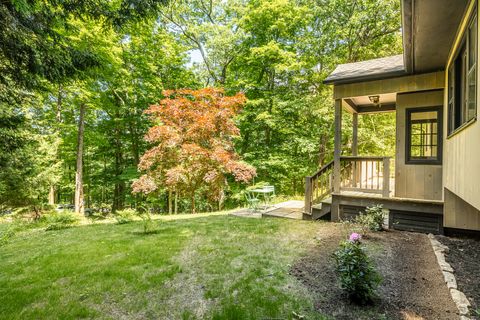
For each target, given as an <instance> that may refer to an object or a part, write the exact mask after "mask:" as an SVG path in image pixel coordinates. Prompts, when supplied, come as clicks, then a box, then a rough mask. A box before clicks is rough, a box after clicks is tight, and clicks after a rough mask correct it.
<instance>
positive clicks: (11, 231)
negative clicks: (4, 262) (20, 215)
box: [0, 225, 16, 246]
mask: <svg viewBox="0 0 480 320" xmlns="http://www.w3.org/2000/svg"><path fill="white" fill-rule="evenodd" d="M15 233H16V228H15V226H13V225H11V226H9V227H8V228H7V229H6V230H5V231H3V232H0V246H3V245H4V244H6V243H7V242H8V241H9V240H10V239H11V238H12V237H13V236H14V235H15Z"/></svg>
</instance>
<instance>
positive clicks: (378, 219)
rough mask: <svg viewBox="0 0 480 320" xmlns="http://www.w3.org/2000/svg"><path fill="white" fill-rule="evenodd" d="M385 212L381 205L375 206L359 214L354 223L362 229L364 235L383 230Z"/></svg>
mask: <svg viewBox="0 0 480 320" xmlns="http://www.w3.org/2000/svg"><path fill="white" fill-rule="evenodd" d="M384 218H385V212H384V209H383V206H382V205H375V206H371V207H367V209H365V212H361V213H360V214H359V215H358V216H357V218H356V219H355V222H356V223H358V224H359V225H360V227H361V228H362V231H363V232H362V233H363V234H366V233H367V232H368V231H380V230H383V221H384Z"/></svg>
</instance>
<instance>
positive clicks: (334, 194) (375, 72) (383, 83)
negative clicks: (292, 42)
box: [304, 56, 444, 233]
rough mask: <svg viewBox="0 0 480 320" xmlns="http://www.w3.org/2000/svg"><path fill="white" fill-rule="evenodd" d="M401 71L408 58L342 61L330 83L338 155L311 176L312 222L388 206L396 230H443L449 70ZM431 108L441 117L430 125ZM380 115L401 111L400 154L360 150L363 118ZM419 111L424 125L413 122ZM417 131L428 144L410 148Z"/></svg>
mask: <svg viewBox="0 0 480 320" xmlns="http://www.w3.org/2000/svg"><path fill="white" fill-rule="evenodd" d="M402 68H403V61H402V60H401V57H399V56H394V57H388V58H382V59H376V60H372V61H364V62H360V63H353V64H347V65H341V66H339V67H338V68H337V69H336V70H335V72H334V73H332V74H331V75H330V76H329V78H327V81H326V82H327V83H333V84H334V100H335V106H334V107H335V144H334V156H333V160H332V161H331V162H329V163H327V164H326V165H324V166H323V167H322V168H320V170H318V171H317V172H316V173H314V174H313V175H311V176H308V177H306V179H305V210H304V218H305V219H320V218H322V219H328V220H332V221H339V220H342V219H349V218H352V217H353V216H355V215H356V214H358V212H359V211H362V210H363V209H364V208H365V207H366V206H370V205H374V204H383V205H384V207H385V208H386V209H389V210H390V218H389V219H390V223H391V225H392V226H394V227H395V228H397V229H403V230H412V231H422V230H423V231H427V232H432V233H441V232H442V226H443V199H442V197H443V196H442V192H441V189H442V169H441V168H442V167H441V145H442V138H441V129H442V128H441V125H439V124H441V109H440V108H438V106H441V105H442V104H443V85H444V73H443V72H434V73H429V74H421V75H411V76H405V75H404V73H402ZM426 107H428V108H432V107H435V108H438V109H435V110H437V111H435V112H437V113H435V117H436V118H435V119H433V120H432V119H428V121H427V122H425V121H424V119H423V118H421V117H422V116H423V114H421V113H420V111H423V110H424V109H426ZM412 110H413V111H412ZM344 112H347V113H349V114H351V134H352V136H351V139H349V140H350V141H351V146H348V147H347V146H343V145H342V141H344V140H342V135H344V134H345V132H342V120H345V119H348V117H345V116H344V114H343V113H344ZM380 112H395V113H396V115H395V118H396V124H395V126H396V132H392V136H391V137H390V138H392V139H395V149H396V151H395V155H394V157H389V156H382V155H379V156H362V155H359V154H358V123H359V121H358V120H359V116H362V115H364V114H371V113H380ZM412 112H417V113H418V114H419V115H420V118H421V119H422V120H420V121H419V122H418V123H421V125H420V127H419V128H417V127H415V126H416V124H415V122H412V121H410V122H409V123H407V122H408V121H407V118H408V117H409V114H411V113H412ZM424 113H425V112H424ZM410 118H412V117H410ZM415 119H416V118H415ZM423 122H425V123H428V127H427V126H426V125H425V126H423ZM410 123H414V127H412V125H411V124H410ZM412 128H413V129H415V130H419V132H420V133H419V135H421V137H420V139H421V143H418V146H417V144H412V146H413V147H411V146H410V145H409V142H411V141H413V140H412V139H414V138H415V137H414V138H411V136H413V135H412V132H410V131H411V129H412ZM409 130H410V131H409ZM415 134H416V133H415ZM415 139H416V138H415ZM414 147H415V148H417V149H418V150H417V149H415V150H414V149H413V148H414ZM412 150H413V151H412ZM414 152H418V154H417V153H414ZM412 160H413V161H412ZM416 160H420V161H416ZM423 160H425V161H423ZM427 160H428V161H427ZM431 160H435V161H431Z"/></svg>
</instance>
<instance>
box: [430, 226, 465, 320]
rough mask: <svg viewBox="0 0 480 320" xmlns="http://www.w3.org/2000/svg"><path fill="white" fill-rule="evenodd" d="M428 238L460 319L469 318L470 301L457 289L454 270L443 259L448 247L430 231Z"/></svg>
mask: <svg viewBox="0 0 480 320" xmlns="http://www.w3.org/2000/svg"><path fill="white" fill-rule="evenodd" d="M428 238H429V239H430V243H431V244H432V248H433V252H434V253H435V256H436V257H437V262H438V265H439V266H440V270H442V273H443V277H444V279H445V283H446V284H447V287H448V290H449V291H450V295H451V296H452V299H453V302H455V305H456V306H457V309H458V311H459V313H460V318H461V319H462V320H468V319H469V318H468V317H467V315H468V313H469V311H468V307H470V301H468V299H467V297H466V296H465V294H464V293H463V292H461V291H459V290H458V288H457V280H456V279H455V275H454V270H453V268H452V266H451V265H450V264H449V263H448V262H447V261H446V260H445V253H446V252H448V247H447V246H445V245H443V244H441V243H440V241H438V240H437V239H436V238H435V236H434V235H433V234H431V233H430V234H429V235H428Z"/></svg>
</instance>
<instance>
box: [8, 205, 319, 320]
mask: <svg viewBox="0 0 480 320" xmlns="http://www.w3.org/2000/svg"><path fill="white" fill-rule="evenodd" d="M167 217H168V218H167ZM175 217H176V218H177V219H175ZM155 223H156V224H157V228H158V230H157V232H156V233H154V234H149V235H144V234H142V232H141V231H142V223H141V222H133V223H130V224H124V225H116V224H94V225H85V226H78V227H73V228H69V229H64V230H57V231H49V232H45V231H43V230H41V229H37V230H30V231H26V232H20V233H17V234H16V235H14V236H13V238H12V239H10V241H8V242H7V243H6V244H4V245H3V246H1V247H0V270H1V272H0V296H1V297H2V303H1V304H0V317H1V318H5V319H79V318H96V319H126V318H134V319H165V318H168V319H182V318H183V319H203V318H209V319H260V318H263V319H266V318H281V319H292V318H295V317H296V316H295V315H304V316H305V317H306V318H307V319H317V318H320V319H321V318H323V317H322V316H321V315H320V314H317V313H316V312H315V311H314V308H313V297H312V296H311V294H310V293H309V292H308V291H307V290H306V288H305V287H304V286H303V285H302V284H301V283H299V282H298V281H297V279H295V278H294V277H293V276H291V275H289V268H290V265H291V264H292V263H294V262H295V260H296V259H298V258H299V257H300V256H302V255H304V254H306V250H307V249H306V248H307V247H308V244H309V243H310V244H313V241H314V240H313V239H314V236H315V235H316V233H317V232H318V223H313V222H306V221H291V220H282V219H246V218H238V217H232V216H227V215H225V214H224V213H222V214H220V215H215V214H206V215H203V216H200V217H199V216H194V215H184V216H183V215H182V216H166V217H165V218H160V219H158V220H155ZM2 230H5V224H3V225H2V224H0V232H1V231H2Z"/></svg>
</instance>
